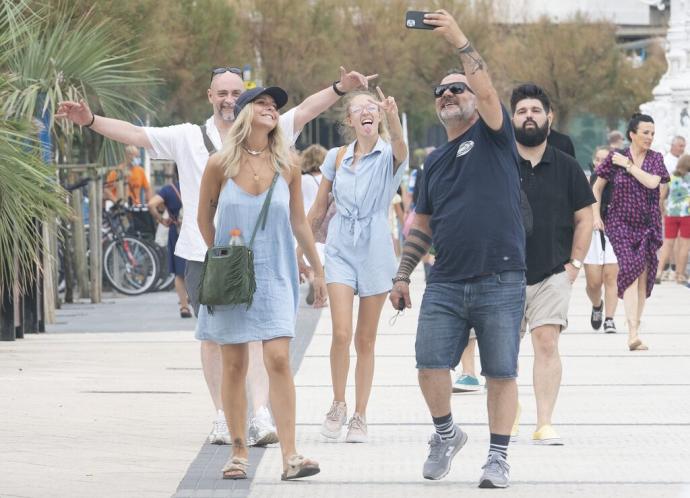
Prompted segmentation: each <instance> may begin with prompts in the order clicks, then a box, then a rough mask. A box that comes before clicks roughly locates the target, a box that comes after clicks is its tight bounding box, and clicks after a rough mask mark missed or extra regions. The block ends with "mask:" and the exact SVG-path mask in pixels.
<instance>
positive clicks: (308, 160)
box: [301, 144, 328, 173]
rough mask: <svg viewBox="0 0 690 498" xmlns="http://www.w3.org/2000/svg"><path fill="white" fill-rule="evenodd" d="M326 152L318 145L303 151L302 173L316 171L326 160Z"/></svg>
mask: <svg viewBox="0 0 690 498" xmlns="http://www.w3.org/2000/svg"><path fill="white" fill-rule="evenodd" d="M327 152H328V151H327V150H326V148H325V147H323V146H321V145H319V144H314V145H310V146H309V147H307V148H306V149H304V150H303V151H302V156H301V161H302V164H301V167H302V173H311V172H313V171H318V169H319V168H320V167H321V165H322V164H323V160H324V159H325V158H326V153H327Z"/></svg>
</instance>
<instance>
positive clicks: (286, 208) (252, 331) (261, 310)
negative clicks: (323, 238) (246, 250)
mask: <svg viewBox="0 0 690 498" xmlns="http://www.w3.org/2000/svg"><path fill="white" fill-rule="evenodd" d="M266 194H267V191H265V192H263V193H262V194H259V195H252V194H249V193H247V192H245V191H244V190H242V189H241V188H240V187H239V186H238V185H237V184H236V183H235V182H234V181H233V180H232V178H230V179H229V180H228V181H227V183H226V184H225V186H224V187H223V189H222V190H221V192H220V196H219V198H218V209H217V213H218V214H217V218H216V238H215V244H216V245H227V244H228V243H229V242H230V230H232V229H234V228H239V229H240V230H241V231H242V238H243V239H244V243H245V244H249V239H250V238H251V235H252V230H253V229H254V225H255V224H256V220H257V218H258V217H259V212H260V211H261V206H262V205H263V202H264V198H265V197H266ZM292 240H293V239H292V227H291V225H290V190H289V188H288V184H287V182H286V181H285V178H283V175H280V177H279V178H278V181H277V182H276V186H275V189H274V190H273V197H272V198H271V204H270V207H269V210H268V220H267V222H266V227H265V229H264V230H261V228H259V230H258V231H257V232H256V238H255V239H254V246H253V248H252V249H253V252H254V271H255V273H256V292H255V293H254V301H253V303H252V305H251V307H250V308H249V309H247V307H246V306H245V305H237V306H235V305H228V306H214V307H213V313H212V314H209V313H208V310H207V308H206V306H203V305H202V306H201V308H200V310H199V321H198V322H197V326H196V338H197V339H199V340H201V341H212V342H215V343H217V344H243V343H246V342H252V341H267V340H269V339H274V338H276V337H294V336H295V315H296V313H297V304H298V298H299V288H298V285H299V283H298V282H299V280H298V274H297V259H296V257H295V247H294V245H293V242H292Z"/></svg>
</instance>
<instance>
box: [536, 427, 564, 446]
mask: <svg viewBox="0 0 690 498" xmlns="http://www.w3.org/2000/svg"><path fill="white" fill-rule="evenodd" d="M532 443H534V444H542V445H547V446H563V441H562V440H561V436H559V435H558V433H557V432H556V430H555V429H554V428H553V426H551V425H543V426H541V427H540V428H539V429H537V431H536V432H535V433H534V434H532Z"/></svg>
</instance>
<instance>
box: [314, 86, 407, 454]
mask: <svg viewBox="0 0 690 498" xmlns="http://www.w3.org/2000/svg"><path fill="white" fill-rule="evenodd" d="M376 90H377V92H378V94H379V99H377V98H376V96H375V95H374V94H372V93H369V92H355V93H352V94H348V96H347V97H346V100H345V103H344V104H345V116H344V119H343V121H342V125H343V130H344V131H345V135H346V137H345V138H346V139H347V141H349V142H351V143H350V144H349V145H348V146H347V149H346V150H345V151H344V155H342V154H341V156H342V159H341V161H340V164H339V165H338V167H337V168H336V159H337V156H338V151H339V148H334V149H331V150H330V151H329V152H328V154H327V155H326V159H325V160H324V163H323V165H322V166H321V172H322V173H323V179H322V181H321V185H320V186H319V192H318V194H317V197H316V201H315V202H314V205H313V206H312V209H311V210H310V211H309V216H308V219H309V222H310V224H311V226H312V229H315V228H316V227H318V226H320V224H321V222H322V221H323V219H324V217H325V215H326V212H327V208H328V194H329V193H330V192H331V191H332V193H333V196H334V198H335V202H336V206H337V213H336V214H335V216H333V218H332V219H331V221H330V223H329V226H328V237H327V239H326V249H325V256H326V259H325V268H326V284H327V286H328V298H329V302H330V304H331V306H330V308H331V321H332V323H333V338H332V342H331V352H330V357H331V379H332V382H333V403H332V405H331V408H330V410H329V411H328V414H327V415H326V420H325V421H324V423H323V426H322V427H321V434H322V435H323V436H324V437H326V438H329V439H338V438H339V437H340V434H341V431H342V428H343V426H344V425H345V423H346V422H347V406H346V403H345V384H346V383H347V375H348V371H349V368H350V343H351V342H352V337H353V330H352V314H353V306H354V296H355V294H356V295H358V296H359V315H358V317H357V326H356V329H355V334H354V339H355V350H356V351H357V365H356V367H355V410H354V413H353V415H352V418H351V419H350V421H349V424H348V430H347V435H346V438H345V440H346V441H347V442H350V443H363V442H366V441H367V438H368V432H367V424H366V409H367V403H368V401H369V395H370V393H371V384H372V381H373V377H374V345H375V342H376V332H377V327H378V322H379V317H380V316H381V309H382V307H383V304H384V302H385V300H386V296H387V295H388V292H389V291H390V289H391V287H392V278H393V277H394V276H395V272H396V265H397V263H396V259H395V252H394V250H393V242H392V239H391V233H390V227H389V224H388V209H389V206H390V204H391V200H392V199H393V196H394V195H395V193H396V191H397V189H398V186H399V185H400V180H401V178H402V175H403V172H404V171H405V169H406V167H407V145H406V144H405V141H404V140H403V132H402V125H401V123H400V117H399V116H398V107H397V105H396V103H395V99H394V98H393V97H390V96H389V97H385V96H384V94H383V92H382V91H381V89H380V88H378V87H377V89H376ZM389 130H390V131H389Z"/></svg>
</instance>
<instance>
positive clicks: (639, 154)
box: [593, 114, 669, 351]
mask: <svg viewBox="0 0 690 498" xmlns="http://www.w3.org/2000/svg"><path fill="white" fill-rule="evenodd" d="M626 135H627V137H628V139H629V140H630V148H628V149H626V150H623V151H613V152H611V153H610V154H609V156H608V157H607V158H606V160H605V161H604V162H603V163H602V164H600V165H599V167H598V168H597V170H596V173H597V176H598V178H597V181H596V182H595V184H594V187H593V191H594V196H595V197H596V199H597V201H599V200H600V199H601V194H602V191H603V189H604V186H606V184H607V183H608V182H612V183H613V195H612V199H611V203H610V204H609V208H608V213H607V215H606V226H604V223H603V222H602V220H601V216H600V212H599V202H597V203H596V204H595V205H594V206H595V208H594V229H595V230H605V232H606V235H608V237H609V240H610V241H611V245H612V246H613V250H614V252H615V253H616V258H617V259H618V265H619V272H618V297H621V298H623V302H624V305H625V316H626V320H627V322H628V348H629V349H630V351H646V350H647V349H649V348H648V347H647V346H646V345H645V344H644V343H643V342H642V340H641V339H640V337H639V329H640V318H641V316H642V310H643V309H644V305H645V301H646V299H647V298H648V297H649V296H650V295H651V293H652V288H653V287H654V275H655V272H656V268H657V265H658V260H657V256H656V253H657V250H658V249H659V247H661V244H662V242H663V239H662V236H661V213H660V211H659V184H660V183H666V182H668V181H669V176H668V172H667V171H666V167H665V166H664V159H663V156H662V155H661V154H660V153H659V152H655V151H653V150H651V149H650V148H651V146H652V140H653V139H654V120H653V119H652V118H651V116H648V115H646V114H634V115H633V117H632V119H631V120H630V123H628V130H627V132H626ZM650 274H651V277H650Z"/></svg>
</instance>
